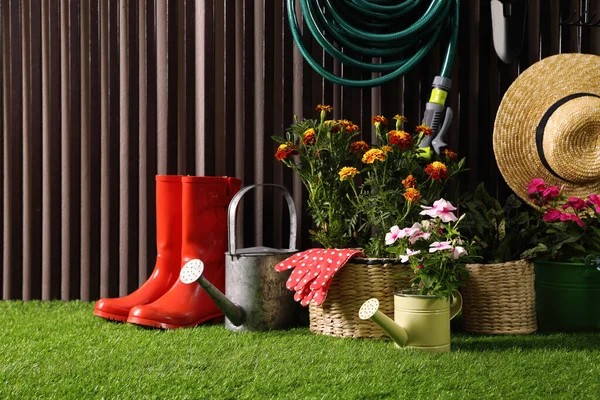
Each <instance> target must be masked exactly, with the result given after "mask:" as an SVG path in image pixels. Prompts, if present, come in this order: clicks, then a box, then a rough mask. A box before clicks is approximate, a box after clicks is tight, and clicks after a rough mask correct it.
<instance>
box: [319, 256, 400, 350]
mask: <svg viewBox="0 0 600 400" xmlns="http://www.w3.org/2000/svg"><path fill="white" fill-rule="evenodd" d="M409 270H410V268H409V267H408V266H406V265H403V264H400V263H399V262H398V261H396V260H383V259H367V258H357V259H352V260H351V261H350V262H348V263H347V264H346V265H344V267H343V268H342V269H341V270H340V272H338V274H337V275H336V276H335V277H334V278H333V281H332V282H331V286H330V287H329V290H328V291H327V298H326V299H325V301H324V302H323V304H321V305H320V306H315V305H314V304H313V303H310V306H309V313H310V331H311V332H312V333H315V334H320V335H329V336H336V337H343V338H358V337H369V338H382V337H387V334H386V333H385V332H384V331H383V330H382V329H381V328H380V327H379V326H378V325H377V324H375V323H374V322H372V321H369V320H366V321H363V320H361V319H360V318H359V317H358V310H359V309H360V306H361V305H362V304H363V303H364V302H365V301H366V300H368V299H370V298H371V297H375V298H377V299H378V300H379V309H380V310H381V312H383V313H384V314H387V315H388V316H390V317H391V318H393V315H394V291H396V290H399V289H404V288H408V287H409V286H410V278H411V275H410V274H404V275H401V276H398V274H400V273H402V272H404V271H409Z"/></svg>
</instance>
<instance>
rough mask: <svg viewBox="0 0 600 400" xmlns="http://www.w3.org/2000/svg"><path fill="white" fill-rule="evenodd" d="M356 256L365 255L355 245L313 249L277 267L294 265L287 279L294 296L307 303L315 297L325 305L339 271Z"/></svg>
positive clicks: (289, 267) (286, 268)
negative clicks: (350, 247) (328, 292)
mask: <svg viewBox="0 0 600 400" xmlns="http://www.w3.org/2000/svg"><path fill="white" fill-rule="evenodd" d="M355 256H359V257H360V256H363V257H364V254H363V253H362V251H360V250H355V249H309V250H305V251H302V252H300V253H296V254H294V255H293V256H291V257H289V258H287V259H285V260H283V261H282V262H281V263H279V264H278V265H277V266H276V267H275V269H276V270H277V271H279V272H282V271H286V270H288V269H292V268H294V271H293V272H292V274H291V275H290V278H289V279H288V281H287V283H286V287H287V288H288V289H289V290H293V291H295V292H296V293H295V294H294V300H295V301H298V302H300V304H302V305H303V306H307V305H308V304H309V303H310V302H311V301H313V302H314V303H315V304H316V305H317V306H319V305H321V304H322V303H323V302H324V301H325V298H326V297H327V290H328V289H329V286H330V285H331V281H332V279H333V277H334V276H335V274H336V273H337V272H338V271H339V270H340V269H341V268H342V267H343V266H344V265H345V264H346V263H347V262H348V260H350V259H351V258H352V257H355Z"/></svg>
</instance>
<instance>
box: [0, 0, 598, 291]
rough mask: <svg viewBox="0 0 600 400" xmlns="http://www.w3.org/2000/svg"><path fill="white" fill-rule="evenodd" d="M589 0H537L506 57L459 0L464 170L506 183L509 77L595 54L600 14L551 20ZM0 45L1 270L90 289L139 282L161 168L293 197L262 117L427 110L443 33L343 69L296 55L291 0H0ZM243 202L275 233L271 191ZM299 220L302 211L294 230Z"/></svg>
mask: <svg viewBox="0 0 600 400" xmlns="http://www.w3.org/2000/svg"><path fill="white" fill-rule="evenodd" d="M598 3H599V2H597V1H595V0H592V1H589V0H587V1H584V0H577V1H575V0H563V1H558V0H530V1H529V14H528V24H527V31H526V38H525V47H524V49H523V52H522V54H521V56H520V58H519V60H518V62H515V63H512V64H510V65H505V64H503V63H502V62H500V61H499V60H498V59H497V57H496V55H495V53H494V50H493V47H492V39H491V22H490V17H489V15H490V2H489V0H472V1H466V0H464V1H462V5H461V30H460V43H459V48H458V54H457V59H456V61H455V65H454V69H453V72H452V79H453V90H452V92H451V94H450V101H449V104H450V106H451V107H453V108H454V110H455V121H454V123H453V125H452V134H451V147H452V148H453V149H454V150H456V151H458V152H459V153H460V154H461V155H464V156H467V158H468V164H469V167H470V168H471V170H470V172H469V173H468V174H466V175H465V176H464V177H463V179H462V181H461V186H462V187H464V188H473V187H474V186H475V185H476V184H477V183H478V182H480V181H484V182H486V183H487V184H488V187H489V188H490V190H491V191H492V192H493V193H495V194H496V195H498V196H500V197H504V196H506V195H507V193H508V188H507V187H506V185H505V184H504V182H503V180H502V177H501V176H500V175H499V173H498V169H497V167H496V165H495V161H494V157H493V153H492V144H491V139H492V126H493V121H494V117H495V112H496V110H497V107H498V104H499V102H500V100H501V98H502V95H503V93H504V92H505V90H506V89H507V88H508V86H509V85H510V83H511V82H512V81H513V80H514V78H515V77H516V76H518V74H519V73H520V71H522V70H524V69H525V68H527V67H528V66H529V65H531V64H532V63H534V62H535V61H537V60H539V59H540V58H543V57H546V56H549V55H552V54H557V53H565V52H583V53H593V54H600V28H590V27H572V26H562V27H561V26H560V24H559V22H560V21H561V20H564V19H566V18H568V17H569V16H570V15H571V13H573V12H574V11H576V10H577V11H585V10H587V11H588V12H589V14H588V16H589V15H591V14H592V13H593V12H599V14H600V4H598ZM594 18H597V16H595V17H594ZM0 46H1V48H0V84H1V90H0V93H1V95H0V109H1V110H2V113H1V114H0V154H2V156H1V157H2V162H1V163H0V187H1V188H2V189H1V190H2V196H1V197H0V208H1V209H2V213H1V214H0V225H2V230H1V231H0V242H1V243H2V246H1V248H0V254H1V260H2V274H1V275H0V288H1V291H2V295H1V297H2V298H3V299H24V300H30V299H44V300H48V299H55V298H56V299H62V300H70V299H82V300H86V301H88V300H94V299H97V298H98V297H100V296H119V295H125V294H127V293H128V292H131V291H132V290H134V289H135V288H137V287H138V286H139V285H140V284H141V283H143V282H144V281H145V280H146V278H147V276H148V275H149V274H150V272H151V271H152V268H153V266H154V256H155V253H156V250H155V243H154V237H155V226H154V224H155V217H154V212H155V211H154V176H155V175H156V174H189V175H232V176H238V177H240V178H242V179H243V182H244V185H248V184H252V183H259V182H275V183H281V184H283V185H285V186H286V187H288V188H289V189H290V190H291V191H292V192H293V195H294V198H295V200H296V202H297V206H298V209H299V210H300V209H302V208H303V204H304V202H303V198H302V195H303V193H302V189H301V185H300V182H299V181H298V180H297V178H296V177H294V176H293V175H292V173H291V171H289V170H287V169H285V170H284V168H283V167H282V165H281V164H280V163H278V162H276V161H275V159H274V158H273V153H274V151H275V149H276V144H275V143H273V142H272V140H271V139H270V137H271V135H273V134H280V133H281V132H283V130H284V129H285V128H286V127H287V126H289V125H290V124H291V122H292V118H293V115H298V116H300V117H302V116H314V115H315V114H314V111H313V109H314V106H315V105H316V104H317V103H327V104H332V105H333V106H334V117H335V118H341V117H343V118H347V119H352V120H354V121H355V122H356V123H358V124H360V126H361V127H363V130H364V131H365V133H364V135H369V134H370V132H369V128H368V127H369V125H370V117H371V116H372V115H373V114H376V113H383V114H384V115H388V116H392V115H394V114H396V113H402V114H404V115H405V116H407V117H408V118H409V121H414V122H417V121H420V120H421V115H422V110H423V107H424V103H425V102H426V101H427V97H428V94H429V88H430V83H431V80H432V77H433V76H434V75H436V74H437V73H438V72H439V66H440V58H441V57H440V50H439V49H438V48H436V49H435V51H434V52H433V53H432V54H430V55H429V56H428V57H427V59H426V60H425V62H424V63H423V64H422V65H421V66H420V67H419V68H417V69H415V70H413V71H412V72H410V73H409V74H408V75H407V76H405V77H404V78H403V79H400V80H397V81H395V82H392V83H389V84H386V85H385V86H383V87H381V88H376V89H364V90H361V89H349V88H342V87H338V86H337V85H333V84H331V83H328V82H324V81H323V80H322V79H320V77H319V76H318V75H316V74H315V73H314V72H313V71H312V70H311V69H310V68H309V67H308V66H307V65H306V64H305V63H303V62H302V58H301V56H300V54H299V52H298V51H297V50H296V49H295V48H294V45H293V42H292V39H291V35H290V33H289V30H288V27H287V21H286V18H285V10H284V6H283V2H280V1H269V0H262V1H261V0H256V1H250V0H243V1H242V0H220V1H219V0H196V1H194V0H179V1H177V0H135V1H134V0H129V1H128V0H0ZM308 46H309V48H310V49H311V52H312V54H313V55H314V56H315V57H316V58H317V59H323V53H322V51H321V50H320V49H319V48H318V47H317V46H316V45H315V43H314V42H311V41H309V42H308ZM323 62H324V63H325V64H326V65H328V67H330V68H333V69H334V70H336V71H338V72H339V71H341V70H342V68H341V67H340V66H339V65H337V64H336V63H333V62H332V61H331V60H330V59H325V60H324V61H323ZM344 73H345V74H346V75H347V76H353V77H358V76H360V72H356V71H344ZM549 84H552V83H551V82H549ZM260 204H265V208H264V210H266V211H264V212H263V208H262V207H259V205H260ZM244 210H245V212H244V218H243V226H244V233H245V239H246V245H254V244H260V243H261V242H264V243H265V244H274V245H281V244H282V243H281V237H282V236H285V235H282V230H283V231H285V228H283V227H284V226H285V225H286V218H285V217H284V218H282V217H281V215H282V212H283V211H282V207H281V204H280V202H279V201H278V200H277V198H275V199H274V198H272V197H271V195H270V194H269V193H267V192H265V193H264V194H259V195H258V196H257V197H256V198H250V199H248V200H247V201H246V206H245V208H244ZM309 224H310V220H309V219H308V217H307V215H306V214H305V213H304V214H301V221H300V224H299V227H300V229H301V232H302V241H301V247H302V248H306V247H308V246H309V245H310V243H309V241H308V237H307V233H306V230H307V227H308V225H309Z"/></svg>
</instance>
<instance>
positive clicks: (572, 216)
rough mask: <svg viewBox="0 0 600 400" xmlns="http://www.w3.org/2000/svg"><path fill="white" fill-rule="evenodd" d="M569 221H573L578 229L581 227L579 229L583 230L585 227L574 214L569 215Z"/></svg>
mask: <svg viewBox="0 0 600 400" xmlns="http://www.w3.org/2000/svg"><path fill="white" fill-rule="evenodd" d="M571 221H575V222H576V223H577V225H579V227H581V228H583V227H584V226H585V224H584V223H583V221H582V220H581V218H579V217H578V216H577V215H575V214H571Z"/></svg>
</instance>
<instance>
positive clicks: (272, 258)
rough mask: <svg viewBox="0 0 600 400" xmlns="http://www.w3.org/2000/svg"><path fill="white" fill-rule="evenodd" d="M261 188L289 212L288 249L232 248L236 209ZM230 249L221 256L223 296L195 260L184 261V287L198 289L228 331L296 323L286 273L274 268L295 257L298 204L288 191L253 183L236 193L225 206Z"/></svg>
mask: <svg viewBox="0 0 600 400" xmlns="http://www.w3.org/2000/svg"><path fill="white" fill-rule="evenodd" d="M259 186H271V187H273V188H277V189H280V190H281V191H282V193H283V196H284V197H285V200H286V202H287V205H288V209H289V214H290V239H289V248H288V249H283V250H282V249H274V248H271V247H264V246H259V247H249V248H243V249H237V248H236V237H235V225H236V213H237V207H238V205H239V203H240V201H241V200H242V196H243V195H244V194H245V193H247V192H248V191H250V190H251V189H255V188H257V187H259ZM227 223H228V230H229V233H228V238H229V239H228V246H229V251H228V252H227V253H225V294H223V293H221V291H220V290H219V289H217V288H216V287H215V286H213V284H211V283H210V282H209V281H208V280H207V279H206V278H205V277H204V276H202V273H203V271H204V263H203V262H202V260H199V259H194V260H190V261H189V262H187V263H186V264H185V265H184V266H183V268H182V270H181V273H180V279H181V281H182V282H183V283H186V284H195V283H196V282H197V283H198V284H200V286H202V288H203V289H204V290H205V291H206V293H207V294H208V295H209V296H210V297H211V298H212V299H213V300H214V302H215V303H216V304H217V306H218V307H219V308H220V309H221V310H222V311H223V313H224V314H225V316H226V317H227V318H226V320H225V327H226V328H227V329H230V330H232V331H264V330H272V329H282V328H286V327H289V326H292V325H294V324H295V323H296V322H297V320H298V304H297V303H296V302H295V301H294V293H293V292H290V291H289V290H287V289H286V287H285V284H286V282H287V280H288V278H289V275H290V273H291V270H290V271H289V272H277V271H276V270H275V268H274V267H275V265H277V264H278V263H279V262H281V261H283V260H284V259H286V258H288V257H289V256H291V255H292V254H294V253H296V252H297V251H298V250H297V249H296V231H297V218H296V205H295V204H294V200H293V199H292V196H291V195H290V193H289V192H288V191H287V189H286V188H284V187H283V186H280V185H274V184H258V185H251V186H247V187H245V188H243V189H242V190H240V191H239V192H238V193H237V194H236V195H235V196H234V197H233V198H232V199H231V203H230V204H229V210H228V218H227Z"/></svg>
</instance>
